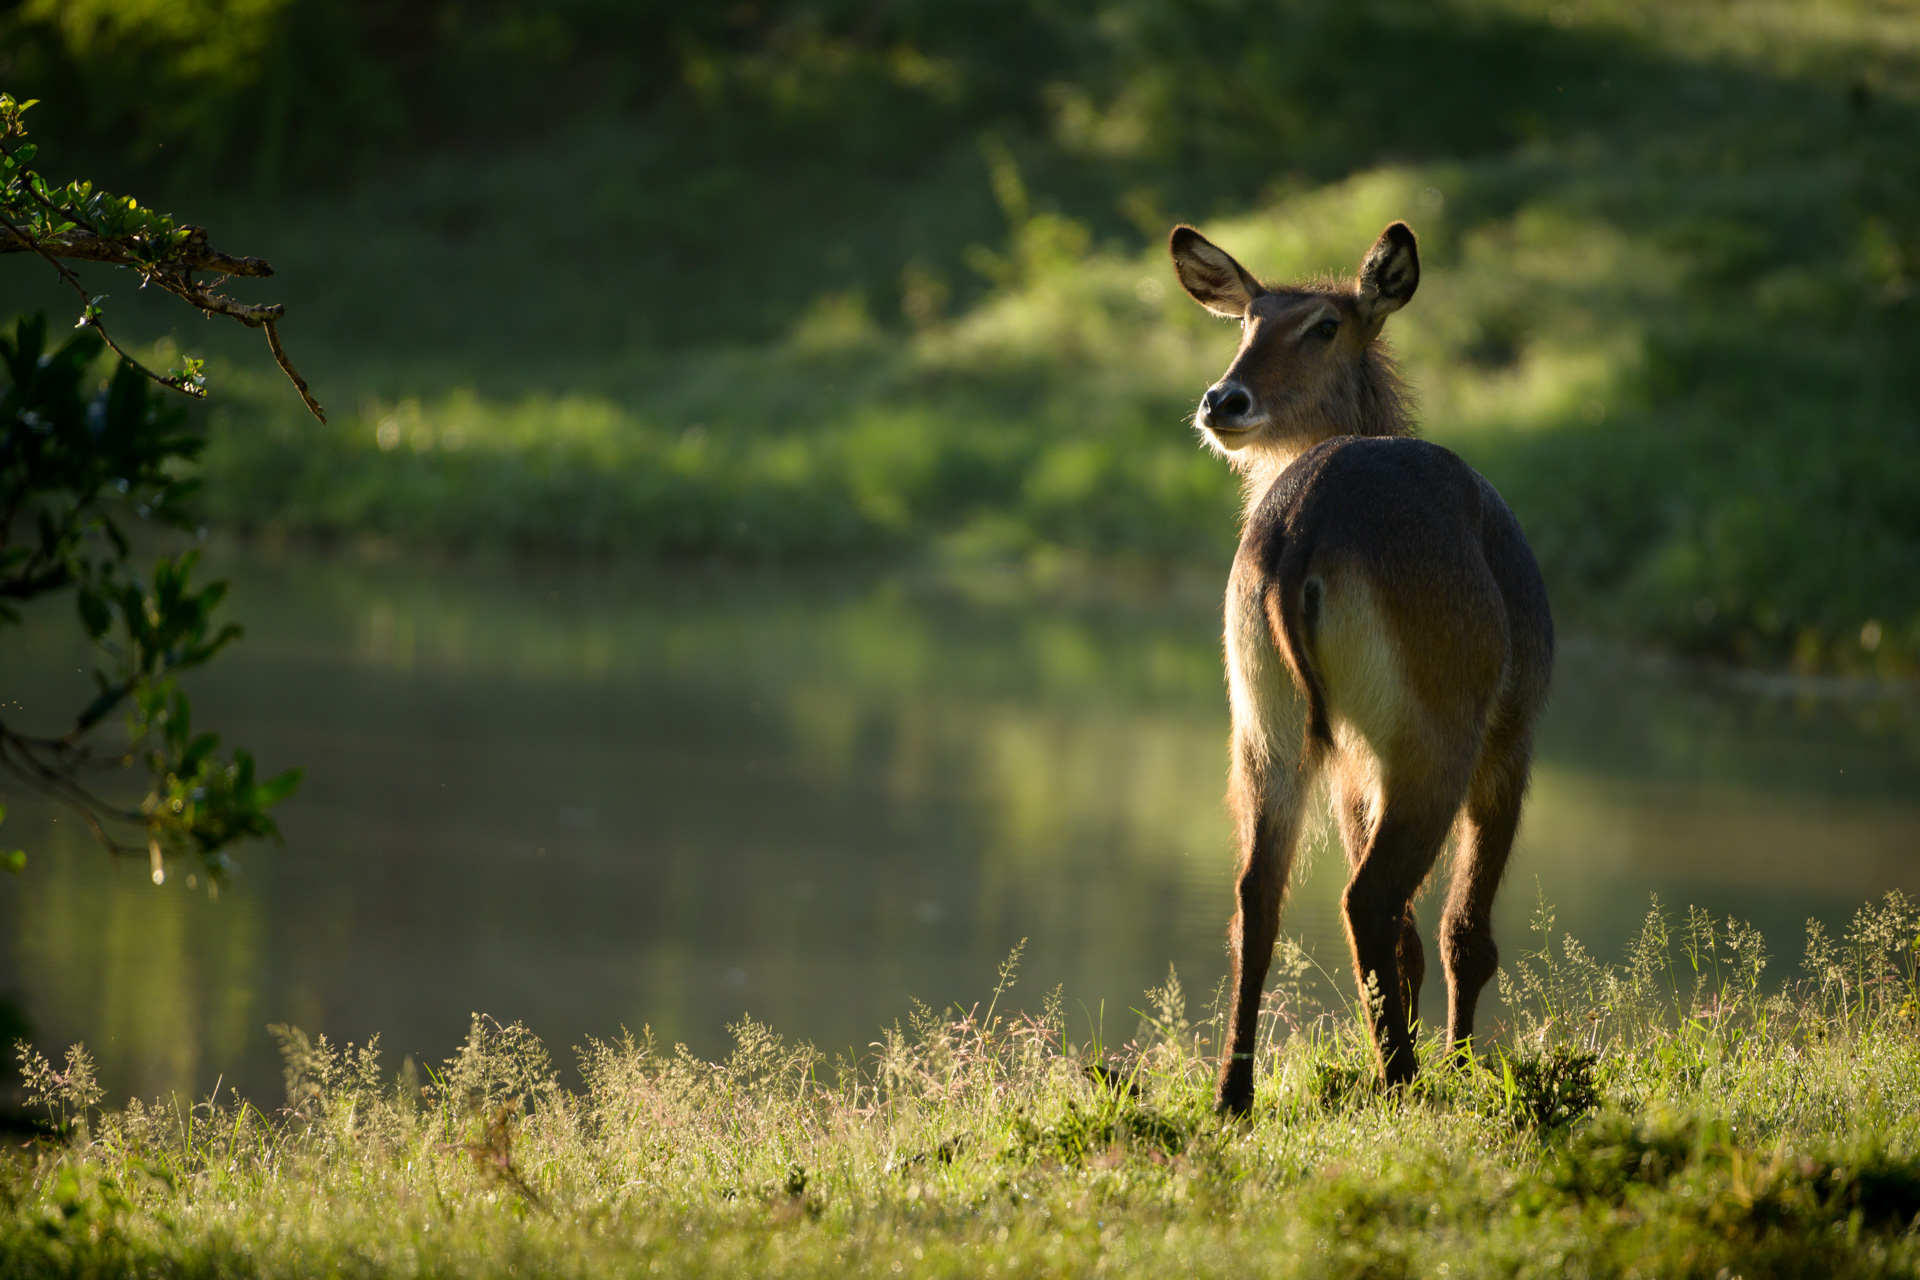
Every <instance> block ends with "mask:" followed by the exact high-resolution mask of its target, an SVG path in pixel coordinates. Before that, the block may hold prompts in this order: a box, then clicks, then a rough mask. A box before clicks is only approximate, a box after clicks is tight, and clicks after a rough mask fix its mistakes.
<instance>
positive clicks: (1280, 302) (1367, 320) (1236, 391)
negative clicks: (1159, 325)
mask: <svg viewBox="0 0 1920 1280" xmlns="http://www.w3.org/2000/svg"><path fill="white" fill-rule="evenodd" d="M1168 249H1169V250H1170V251H1171V252H1172V254H1173V267H1174V270H1175V272H1177V273H1178V274H1179V277H1180V284H1181V286H1182V287H1184V288H1185V289H1186V291H1187V292H1188V293H1189V294H1191V295H1193V298H1194V301H1196V302H1198V303H1199V304H1200V305H1201V306H1203V307H1205V308H1206V309H1207V310H1209V311H1211V312H1213V313H1214V314H1215V315H1219V316H1226V317H1229V318H1231V319H1234V320H1238V321H1239V322H1240V350H1239V351H1238V352H1237V353H1236V354H1235V355H1234V357H1233V363H1232V364H1230V365H1228V366H1227V371H1226V373H1225V374H1223V375H1222V376H1221V378H1220V380H1219V381H1218V382H1216V383H1214V384H1213V385H1212V386H1211V387H1209V388H1207V393H1206V395H1205V396H1203V397H1201V400H1200V409H1199V412H1198V413H1196V414H1195V415H1194V424H1195V425H1196V426H1197V427H1199V428H1200V430H1201V432H1202V433H1203V435H1204V437H1205V438H1206V440H1207V442H1208V443H1209V444H1210V445H1212V446H1213V448H1214V449H1215V450H1216V451H1218V452H1220V453H1221V454H1223V455H1225V456H1226V457H1227V458H1228V459H1229V460H1230V461H1231V462H1232V463H1233V464H1234V466H1235V467H1237V468H1239V469H1241V470H1243V471H1248V472H1254V471H1265V470H1268V469H1269V468H1272V467H1275V466H1282V467H1283V466H1285V465H1286V464H1287V463H1289V462H1291V461H1293V459H1294V458H1297V457H1298V456H1300V454H1301V453H1303V452H1304V451H1306V450H1307V449H1309V448H1311V447H1312V446H1313V445H1315V444H1317V443H1319V442H1320V441H1322V440H1326V439H1331V438H1332V437H1334V436H1342V435H1369V436H1376V435H1402V434H1405V433H1406V430H1407V428H1406V425H1405V421H1404V417H1403V413H1402V410H1401V405H1400V387H1399V381H1398V379H1397V378H1396V377H1395V376H1394V373H1393V368H1392V364H1391V362H1390V361H1389V360H1388V359H1387V357H1386V355H1385V353H1384V352H1382V351H1381V350H1380V349H1379V348H1378V347H1377V346H1376V344H1375V341H1374V340H1375V339H1376V338H1378V337H1379V336H1380V328H1381V326H1382V325H1383V324H1385V323H1386V319H1387V317H1388V316H1389V315H1391V314H1393V313H1394V312H1395V311H1398V310H1399V309H1400V308H1401V307H1403V306H1405V305H1406V303H1407V300H1408V299H1409V298H1411V297H1413V291H1414V289H1416V288H1417V287H1419V284H1420V253H1419V250H1418V248H1417V247H1416V246H1415V243H1414V238H1413V231H1412V229H1411V228H1409V227H1408V226H1407V224H1406V223H1404V222H1396V223H1394V224H1393V225H1392V226H1390V227H1388V228H1387V229H1386V230H1385V231H1383V232H1381V233H1380V238H1379V239H1378V240H1376V241H1375V242H1374V245H1373V248H1371V249H1369V250H1368V251H1367V256H1366V257H1365V258H1363V259H1362V260H1361V262H1360V269H1359V271H1358V272H1357V273H1356V274H1355V276H1354V278H1353V280H1352V281H1351V282H1350V283H1345V284H1335V285H1326V286H1321V285H1298V286H1291V287H1284V288H1273V289H1269V288H1267V287H1266V286H1265V285H1263V284H1261V283H1260V282H1259V281H1258V280H1256V279H1254V278H1253V276H1252V274H1251V273H1249V272H1248V271H1247V269H1246V268H1245V267H1243V266H1241V265H1240V264H1239V263H1238V262H1236V261H1234V259H1233V257H1232V255H1230V254H1229V253H1227V251H1226V250H1224V249H1222V248H1220V246H1218V245H1216V244H1214V243H1213V242H1212V241H1211V240H1208V239H1207V238H1206V237H1205V236H1203V235H1201V234H1200V233H1199V232H1198V231H1195V230H1194V229H1193V228H1192V227H1185V226H1182V227H1175V228H1174V229H1173V236H1172V239H1171V241H1170V242H1169V244H1168Z"/></svg>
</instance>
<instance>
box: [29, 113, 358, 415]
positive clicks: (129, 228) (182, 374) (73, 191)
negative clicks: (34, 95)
mask: <svg viewBox="0 0 1920 1280" xmlns="http://www.w3.org/2000/svg"><path fill="white" fill-rule="evenodd" d="M36 101H37V99H28V100H27V101H26V102H17V101H15V100H14V98H13V97H12V96H11V95H9V94H4V93H0V254H8V253H34V254H38V255H39V256H40V257H41V258H44V259H45V260H46V261H47V263H48V264H49V265H51V266H52V267H53V269H54V270H55V271H56V272H58V273H59V275H60V278H61V279H62V280H64V281H66V283H67V284H68V285H69V286H70V287H72V289H73V290H74V291H75V292H76V293H78V294H79V295H80V322H79V327H81V328H90V329H92V330H93V331H94V332H95V333H97V334H99V335H100V338H101V340H102V341H104V342H105V343H106V345H107V346H108V347H110V348H111V349H112V350H113V353H114V354H115V355H117V356H119V357H120V359H121V360H123V361H125V362H126V363H127V364H129V365H131V366H132V367H133V368H134V369H135V370H137V371H138V372H139V373H140V374H142V375H143V376H145V377H147V378H150V379H152V380H153V381H154V382H157V383H159V384H160V385H162V386H165V387H171V388H172V389H174V390H175V391H179V392H181V393H183V394H185V395H190V396H195V397H204V396H205V395H206V379H205V377H204V375H203V374H202V372H201V367H200V362H199V361H198V360H191V359H189V360H186V361H184V362H183V363H182V365H181V367H179V368H177V369H173V370H171V371H169V372H168V373H165V374H161V373H156V372H154V371H153V370H151V369H148V368H147V367H146V366H145V365H143V364H141V363H140V362H139V361H137V360H135V359H134V358H133V357H132V356H130V355H128V354H127V352H126V351H125V350H123V349H122V348H121V346H120V344H119V343H117V342H115V341H114V339H113V337H112V335H111V334H109V333H108V332H107V329H106V324H105V321H104V318H103V315H102V311H101V307H100V303H101V298H100V297H99V296H98V295H95V294H93V293H91V292H89V291H88V289H87V287H86V286H85V284H83V283H82V282H81V280H80V277H79V276H78V274H76V273H75V272H74V271H73V270H72V269H71V268H69V267H68V266H66V265H65V263H63V262H62V261H61V259H63V258H64V259H69V260H72V261H78V262H100V263H108V264H110V265H113V266H118V267H125V268H128V269H130V270H133V271H136V272H138V273H139V275H140V280H141V285H142V287H145V286H146V285H156V286H158V287H159V288H162V289H165V290H166V291H167V292H168V293H171V294H173V295H175V296H176V297H179V298H182V299H184V300H185V301H187V302H188V303H190V304H192V305H193V306H194V307H197V308H198V309H199V310H201V311H203V312H205V313H206V314H208V315H210V316H212V315H223V316H227V317H230V318H231V319H234V320H238V321H239V322H240V323H241V324H243V325H246V326H247V327H248V328H251V329H263V330H265V331H266V335H267V347H268V349H269V350H271V351H272V352H273V358H274V361H275V363H277V364H278V365H279V366H280V369H281V371H282V372H284V373H285V374H286V375H287V377H288V379H289V380H291V381H292V383H293V387H294V390H296V391H298V392H299V393H300V399H301V400H302V401H304V402H305V403H306V406H307V408H308V410H309V411H311V412H312V414H313V416H314V417H316V418H318V419H320V421H322V422H325V421H326V420H327V415H326V412H325V410H323V409H322V408H321V407H320V402H319V401H317V400H315V399H314V397H313V392H312V390H311V389H309V387H308V386H307V380H306V379H305V378H303V377H301V376H300V373H299V371H298V370H296V369H295V368H294V367H293V361H292V360H290V359H288V357H287V352H286V348H285V347H283V346H282V345H281V343H280V333H279V330H278V329H277V328H276V325H277V324H278V322H279V320H280V319H281V318H282V317H283V316H285V315H286V307H284V306H283V305H281V304H280V303H277V302H274V303H248V302H237V301H235V300H234V299H232V298H230V297H228V296H227V295H225V294H223V293H220V292H218V290H219V289H220V288H221V287H222V286H223V285H224V284H225V282H226V281H227V280H228V279H229V278H232V277H235V276H240V277H254V278H259V277H265V276H270V275H272V274H273V268H272V267H271V266H269V265H267V263H266V262H265V261H264V260H262V259H260V258H245V257H236V256H234V255H232V254H226V253H222V252H220V251H219V250H217V249H215V248H213V247H212V246H211V245H210V244H208V243H207V232H206V229H205V228H204V227H195V226H182V225H180V224H177V223H176V222H175V221H174V220H173V219H172V218H171V217H169V216H167V215H166V214H164V213H159V212H157V211H155V210H152V209H147V208H143V207H142V206H141V205H140V203H139V201H137V200H135V199H134V198H133V197H131V196H116V195H112V194H109V193H108V192H105V191H97V190H95V189H94V186H93V184H92V183H91V182H87V181H82V180H76V181H73V182H69V183H66V184H64V185H56V184H54V183H51V182H49V181H48V180H47V179H46V178H45V177H44V176H43V175H41V174H40V173H38V172H36V171H35V170H34V169H33V168H32V167H31V166H32V163H33V161H34V159H35V158H36V157H37V156H38V155H39V148H38V147H37V146H35V145H34V144H33V143H30V142H27V141H25V140H24V139H25V138H26V136H27V129H26V125H25V123H24V117H25V115H26V112H27V109H28V108H29V107H32V106H33V105H34V103H35V102H36ZM202 275H205V276H208V277H209V278H207V279H201V278H199V277H200V276H202Z"/></svg>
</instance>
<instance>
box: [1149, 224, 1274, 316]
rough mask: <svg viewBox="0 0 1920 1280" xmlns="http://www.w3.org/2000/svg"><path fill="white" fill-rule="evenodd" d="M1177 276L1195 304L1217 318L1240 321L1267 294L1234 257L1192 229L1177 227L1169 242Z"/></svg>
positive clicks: (1169, 249)
mask: <svg viewBox="0 0 1920 1280" xmlns="http://www.w3.org/2000/svg"><path fill="white" fill-rule="evenodd" d="M1167 251H1168V252H1169V253H1171V254H1172V255H1173V270H1174V274H1176V275H1178V276H1179V277H1180V287H1181V288H1183V289H1185V290H1186V291H1187V292H1188V293H1190V294H1192V295H1193V300H1194V301H1195V302H1197V303H1199V304H1200V305H1201V306H1203V307H1205V308H1206V309H1207V310H1209V311H1211V312H1213V314H1215V315H1217V316H1229V317H1231V318H1232V319H1235V320H1238V319H1240V318H1241V317H1242V316H1244V315H1246V314H1247V308H1248V307H1250V306H1252V305H1253V300H1254V299H1255V298H1257V297H1259V296H1260V295H1261V294H1262V293H1263V292H1265V291H1264V290H1263V289H1261V287H1260V282H1259V281H1258V280H1255V279H1254V278H1253V276H1252V275H1251V274H1250V273H1249V272H1248V271H1247V269H1246V268H1245V267H1243V266H1241V265H1240V264H1239V263H1237V262H1235V261H1234V260H1233V255H1232V254H1230V253H1228V252H1227V251H1226V250H1225V249H1222V248H1221V247H1220V246H1219V245H1217V244H1215V243H1214V242H1213V241H1211V240H1209V239H1207V238H1206V237H1205V236H1203V235H1201V234H1200V233H1199V232H1198V231H1195V230H1194V229H1193V228H1192V227H1184V226H1182V227H1175V228H1174V229H1173V235H1172V237H1171V238H1169V239H1168V241H1167Z"/></svg>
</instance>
